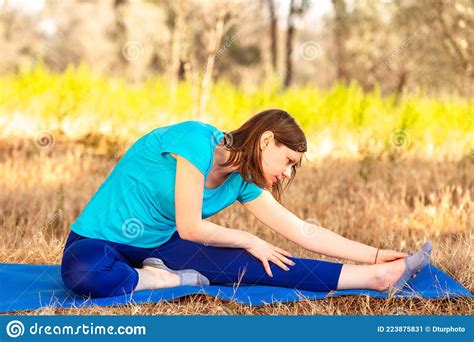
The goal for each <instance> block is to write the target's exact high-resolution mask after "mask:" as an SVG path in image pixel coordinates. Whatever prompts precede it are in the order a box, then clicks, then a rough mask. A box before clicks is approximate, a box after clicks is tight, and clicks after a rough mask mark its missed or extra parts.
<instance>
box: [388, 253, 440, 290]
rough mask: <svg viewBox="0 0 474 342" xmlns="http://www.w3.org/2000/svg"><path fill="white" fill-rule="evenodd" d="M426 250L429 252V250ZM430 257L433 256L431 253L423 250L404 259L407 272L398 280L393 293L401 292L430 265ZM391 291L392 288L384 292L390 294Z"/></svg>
mask: <svg viewBox="0 0 474 342" xmlns="http://www.w3.org/2000/svg"><path fill="white" fill-rule="evenodd" d="M426 250H427V251H428V250H429V249H426ZM429 252H431V250H429ZM430 257H431V255H430V254H429V253H427V252H425V251H424V250H421V251H419V252H416V253H415V254H413V255H410V256H408V257H406V258H405V259H403V260H404V261H405V266H406V268H405V271H404V272H403V274H402V275H401V276H400V278H398V280H397V281H396V282H395V284H393V289H392V291H393V292H394V293H395V292H398V291H401V290H402V289H403V287H404V286H405V285H406V283H407V282H408V281H409V280H410V278H411V276H412V275H413V274H414V273H416V272H417V271H419V270H421V269H422V268H424V267H425V266H427V265H428V264H429V263H430ZM389 290H390V288H389V289H386V290H385V291H383V292H389Z"/></svg>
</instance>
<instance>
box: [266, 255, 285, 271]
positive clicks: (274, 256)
mask: <svg viewBox="0 0 474 342" xmlns="http://www.w3.org/2000/svg"><path fill="white" fill-rule="evenodd" d="M270 261H271V262H273V263H274V264H275V265H277V266H279V267H280V268H282V269H284V270H285V271H289V270H290V269H289V268H288V266H286V265H285V264H284V263H283V262H281V260H280V259H278V257H277V256H276V255H273V256H272V257H271V258H270Z"/></svg>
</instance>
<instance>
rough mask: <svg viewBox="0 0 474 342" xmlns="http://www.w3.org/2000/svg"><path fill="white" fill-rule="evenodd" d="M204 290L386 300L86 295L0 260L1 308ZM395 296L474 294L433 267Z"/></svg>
mask: <svg viewBox="0 0 474 342" xmlns="http://www.w3.org/2000/svg"><path fill="white" fill-rule="evenodd" d="M194 294H203V295H209V296H215V297H219V298H221V299H223V300H234V301H236V302H238V303H242V304H247V305H252V306H262V305H265V304H273V303H277V302H280V303H289V302H294V301H297V300H301V299H322V298H325V297H338V296H347V295H356V296H365V295H368V296H371V297H377V298H387V297H388V295H387V294H385V293H382V292H379V291H374V290H341V291H330V292H312V291H302V290H295V289H289V288H283V287H273V286H257V285H242V284H240V285H238V286H237V284H235V285H233V284H229V285H212V286H205V287H198V286H179V287H174V288H168V289H160V290H154V291H151V290H147V291H138V292H135V293H134V294H133V295H131V294H128V295H125V294H124V295H122V296H115V297H107V298H85V297H81V296H78V295H75V294H74V293H73V292H71V291H70V290H68V289H67V288H66V287H65V286H64V284H63V282H62V279H61V273H60V266H59V265H30V264H0V312H14V311H20V310H32V309H39V308H42V307H64V308H67V307H87V306H93V305H98V306H113V305H120V304H126V303H130V302H132V303H154V302H160V301H166V300H172V299H175V298H180V297H183V296H187V295H194ZM395 296H396V297H405V298H407V297H413V298H453V297H470V298H474V296H473V295H472V294H471V293H470V292H469V291H468V290H467V289H466V288H465V287H464V286H462V285H461V284H459V283H458V282H457V281H456V280H454V279H453V278H451V277H450V276H449V275H447V274H446V273H444V272H443V271H441V270H439V269H438V268H436V267H435V266H433V265H428V266H427V267H425V268H424V269H423V270H421V272H420V273H418V275H417V276H416V278H412V279H411V280H410V281H409V282H408V284H407V286H406V287H405V288H404V290H403V291H402V292H399V293H397V294H396V295H395Z"/></svg>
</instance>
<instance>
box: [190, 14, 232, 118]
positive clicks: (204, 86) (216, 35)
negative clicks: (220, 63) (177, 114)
mask: <svg viewBox="0 0 474 342" xmlns="http://www.w3.org/2000/svg"><path fill="white" fill-rule="evenodd" d="M224 18H225V11H221V12H220V13H219V15H218V17H217V20H216V25H215V27H214V29H213V30H212V32H211V33H210V37H209V38H210V39H209V44H208V47H207V51H208V54H207V62H206V68H205V71H204V76H203V78H202V82H201V87H200V96H199V104H198V111H197V118H198V120H199V119H200V118H201V116H202V115H203V114H204V112H205V111H206V105H207V99H208V97H209V92H210V89H211V86H212V73H213V71H214V62H215V60H216V54H217V51H218V49H219V46H220V42H221V39H222V34H223V32H224Z"/></svg>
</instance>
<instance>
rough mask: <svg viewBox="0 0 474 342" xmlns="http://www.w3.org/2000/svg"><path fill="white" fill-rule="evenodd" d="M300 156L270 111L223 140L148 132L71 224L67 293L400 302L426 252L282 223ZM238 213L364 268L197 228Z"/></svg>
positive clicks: (277, 113)
mask: <svg viewBox="0 0 474 342" xmlns="http://www.w3.org/2000/svg"><path fill="white" fill-rule="evenodd" d="M304 152H306V138H305V135H304V133H303V131H302V130H301V129H300V127H299V126H298V124H297V123H296V122H295V120H294V119H293V118H292V117H291V116H290V115H289V114H288V113H287V112H285V111H282V110H278V109H272V110H266V111H263V112H261V113H259V114H257V115H255V116H253V117H252V118H250V119H249V120H248V121H247V122H245V123H244V124H243V125H242V127H240V128H239V129H237V130H235V131H232V132H230V133H224V132H222V131H220V130H217V129H216V128H215V127H213V126H211V125H209V124H205V123H202V122H199V121H186V122H182V123H178V124H175V125H170V126H166V127H160V128H157V129H155V130H153V131H151V132H150V133H148V134H146V135H145V136H143V137H142V138H140V139H139V140H137V141H136V142H135V143H134V144H133V145H132V147H131V148H130V149H129V150H128V151H127V152H126V153H125V155H124V156H123V157H122V159H121V160H120V161H119V162H118V163H117V165H116V166H115V168H114V169H113V171H112V172H111V173H110V175H109V176H108V177H107V179H106V180H105V182H104V183H103V184H102V185H101V186H100V188H99V189H98V191H97V192H96V193H95V194H94V196H93V197H92V199H91V200H90V201H89V203H88V204H87V206H86V207H85V208H84V210H83V211H82V213H81V214H80V216H79V217H78V218H77V220H76V221H75V222H74V223H73V224H72V226H71V230H72V231H71V232H70V234H69V237H68V239H67V241H66V245H65V248H64V255H63V259H62V265H61V274H62V278H63V280H64V283H65V284H66V286H67V287H68V288H70V289H71V290H73V291H74V292H75V293H78V294H81V295H90V296H93V297H106V296H114V295H121V294H124V293H130V292H132V291H141V290H147V289H149V290H152V289H159V288H166V287H174V286H179V285H209V284H225V283H235V282H239V283H243V284H258V285H270V286H280V287H289V288H296V289H301V290H311V291H329V290H341V289H357V288H359V289H375V290H379V291H385V292H387V291H388V290H389V289H390V290H393V289H394V290H395V291H398V290H400V289H401V288H402V287H403V286H404V285H405V284H406V282H407V281H408V280H409V279H410V277H411V276H414V275H415V273H416V272H417V271H419V270H420V269H421V268H423V267H425V266H426V265H427V264H428V263H429V258H430V252H431V246H430V245H429V244H427V245H425V246H423V250H422V251H419V252H418V253H415V254H413V255H410V256H409V255H408V254H407V253H403V252H397V251H394V250H380V249H378V248H375V247H371V246H368V245H365V244H362V243H359V242H356V241H352V240H349V239H346V238H344V237H342V236H340V235H338V234H336V233H333V232H331V231H329V230H328V229H326V228H323V227H320V226H317V225H313V224H310V223H308V222H305V221H303V220H301V219H300V218H298V217H297V216H295V215H294V214H293V213H291V212H290V211H288V210H287V209H286V208H285V207H283V206H282V205H281V204H280V202H279V200H280V196H281V192H282V188H281V183H282V181H283V180H284V179H288V180H289V182H288V185H289V184H290V183H291V182H292V180H293V178H294V177H295V171H296V168H297V167H299V166H300V165H301V159H302V156H303V153H304ZM288 185H287V186H288ZM264 189H267V190H270V191H271V192H270V191H265V190H264ZM272 194H273V195H274V196H275V197H276V199H275V197H274V196H273V195H272ZM235 201H239V202H240V203H242V205H243V206H244V207H245V208H246V209H248V210H249V211H250V212H251V213H252V214H253V215H255V216H256V217H257V218H258V219H259V220H260V221H261V222H263V223H264V224H266V225H267V226H269V227H270V228H272V229H273V230H275V231H276V232H278V233H280V234H281V235H283V236H284V237H286V238H287V239H289V240H291V241H293V242H295V243H297V244H298V245H300V246H302V247H303V248H305V249H307V250H310V251H313V252H317V253H321V254H325V255H328V256H333V257H338V258H342V259H347V260H354V261H359V262H365V263H369V264H371V265H351V264H341V263H334V262H327V261H322V260H314V259H306V258H294V257H292V255H291V254H290V253H289V252H287V251H285V250H283V249H281V248H279V247H276V246H273V245H271V244H270V243H268V242H266V241H264V240H262V239H260V238H258V237H257V236H255V235H252V234H250V233H248V232H245V231H241V230H237V229H231V228H226V227H222V226H219V225H217V224H214V223H212V222H210V221H207V220H205V219H206V218H208V217H210V216H212V215H214V214H216V213H217V212H219V211H221V210H223V209H224V208H226V207H227V206H229V205H231V204H232V203H234V202H235ZM309 230H310V231H312V234H308V231H309Z"/></svg>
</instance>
